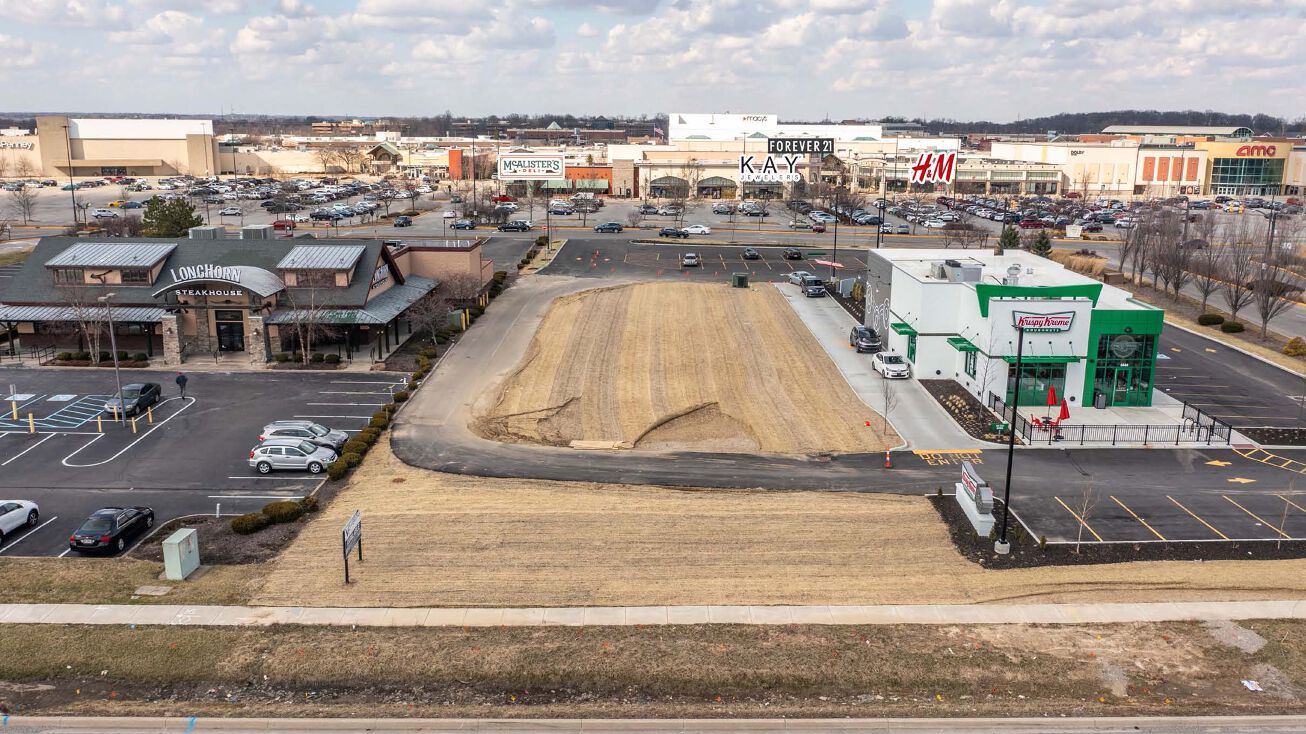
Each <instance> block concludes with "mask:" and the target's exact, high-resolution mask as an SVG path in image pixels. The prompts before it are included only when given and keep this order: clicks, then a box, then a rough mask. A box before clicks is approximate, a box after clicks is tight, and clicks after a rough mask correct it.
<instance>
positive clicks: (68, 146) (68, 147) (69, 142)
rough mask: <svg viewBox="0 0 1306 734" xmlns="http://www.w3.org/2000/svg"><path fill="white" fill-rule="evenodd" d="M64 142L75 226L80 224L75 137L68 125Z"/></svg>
mask: <svg viewBox="0 0 1306 734" xmlns="http://www.w3.org/2000/svg"><path fill="white" fill-rule="evenodd" d="M63 142H64V150H65V151H67V153H68V196H69V197H70V198H71V199H72V201H73V226H74V227H76V226H77V224H78V222H77V184H75V183H73V139H72V136H71V135H70V134H69V133H68V126H67V125H64V126H63Z"/></svg>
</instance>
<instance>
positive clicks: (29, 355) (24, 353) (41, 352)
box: [0, 346, 54, 367]
mask: <svg viewBox="0 0 1306 734" xmlns="http://www.w3.org/2000/svg"><path fill="white" fill-rule="evenodd" d="M52 359H54V347H51V346H44V347H28V348H26V349H20V348H18V347H16V346H15V347H14V348H13V351H12V353H11V352H10V350H9V349H0V365H6V366H19V365H31V366H33V367H35V366H38V365H42V364H45V363H46V362H49V361H50V360H52Z"/></svg>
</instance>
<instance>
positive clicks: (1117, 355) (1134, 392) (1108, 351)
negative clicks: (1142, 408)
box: [1093, 334, 1156, 405]
mask: <svg viewBox="0 0 1306 734" xmlns="http://www.w3.org/2000/svg"><path fill="white" fill-rule="evenodd" d="M1155 358H1156V337H1155V336H1153V335H1151V334H1141V335H1140V334H1103V335H1101V336H1100V337H1098V340H1097V369H1096V371H1095V372H1094V374H1093V389H1094V391H1095V392H1096V393H1101V394H1103V395H1105V396H1106V404H1107V405H1150V404H1151V402H1150V400H1151V395H1150V393H1151V390H1152V365H1153V363H1154V362H1155Z"/></svg>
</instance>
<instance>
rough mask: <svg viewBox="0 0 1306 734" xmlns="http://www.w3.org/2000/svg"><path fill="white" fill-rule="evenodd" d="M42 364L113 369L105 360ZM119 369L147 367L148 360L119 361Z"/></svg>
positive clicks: (54, 360) (108, 361) (57, 360)
mask: <svg viewBox="0 0 1306 734" xmlns="http://www.w3.org/2000/svg"><path fill="white" fill-rule="evenodd" d="M43 364H45V365H47V366H49V367H110V368H111V367H113V360H112V359H107V360H105V361H103V362H92V361H91V360H89V359H52V360H50V361H48V362H44V363H43ZM118 366H119V367H149V366H150V362H149V360H144V361H138V360H134V359H129V360H119V361H118Z"/></svg>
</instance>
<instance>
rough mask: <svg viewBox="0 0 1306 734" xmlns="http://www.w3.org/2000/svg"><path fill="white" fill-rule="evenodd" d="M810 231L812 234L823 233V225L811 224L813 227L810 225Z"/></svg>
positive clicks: (818, 223)
mask: <svg viewBox="0 0 1306 734" xmlns="http://www.w3.org/2000/svg"><path fill="white" fill-rule="evenodd" d="M812 231H813V232H824V231H825V225H824V224H821V223H820V222H817V223H816V224H813V225H812Z"/></svg>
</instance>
